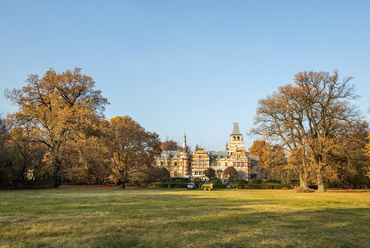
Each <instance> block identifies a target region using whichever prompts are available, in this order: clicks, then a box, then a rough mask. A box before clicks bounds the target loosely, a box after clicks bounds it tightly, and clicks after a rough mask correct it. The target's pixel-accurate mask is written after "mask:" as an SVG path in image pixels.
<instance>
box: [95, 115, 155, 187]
mask: <svg viewBox="0 0 370 248" xmlns="http://www.w3.org/2000/svg"><path fill="white" fill-rule="evenodd" d="M102 132H103V140H104V144H105V147H106V159H107V162H106V164H107V166H108V168H109V169H110V170H111V172H112V173H113V174H114V176H115V178H116V179H118V181H119V182H120V183H122V188H125V184H126V182H127V181H128V178H129V175H130V174H132V173H134V172H138V171H141V170H143V168H144V166H149V165H151V164H152V162H153V159H154V157H155V156H157V155H159V154H160V152H161V148H160V145H161V142H160V140H159V137H158V135H157V134H156V133H151V132H147V131H145V129H144V128H143V127H142V126H140V124H139V123H137V122H136V121H134V120H133V119H132V118H131V117H129V116H123V117H121V116H117V117H114V118H112V119H110V120H109V121H104V122H103V123H102Z"/></svg>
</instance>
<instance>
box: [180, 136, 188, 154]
mask: <svg viewBox="0 0 370 248" xmlns="http://www.w3.org/2000/svg"><path fill="white" fill-rule="evenodd" d="M186 146H187V145H186V135H185V133H184V136H183V137H182V146H181V148H182V150H183V151H185V150H186Z"/></svg>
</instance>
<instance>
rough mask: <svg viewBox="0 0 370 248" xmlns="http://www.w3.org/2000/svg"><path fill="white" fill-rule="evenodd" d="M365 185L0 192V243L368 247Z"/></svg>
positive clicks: (369, 198)
mask: <svg viewBox="0 0 370 248" xmlns="http://www.w3.org/2000/svg"><path fill="white" fill-rule="evenodd" d="M369 244H370V192H362V191H357V192H344V191H330V192H328V193H310V194H294V193H292V191H288V190H214V191H200V190H186V189H170V190H168V189H162V190H120V189H116V188H112V189H109V190H78V189H75V190H63V187H62V189H58V190H35V191H30V190H22V191H0V247H369Z"/></svg>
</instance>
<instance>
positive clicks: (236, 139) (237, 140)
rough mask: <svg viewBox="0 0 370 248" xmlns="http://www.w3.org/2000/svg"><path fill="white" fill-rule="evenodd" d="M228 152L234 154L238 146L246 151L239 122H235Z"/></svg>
mask: <svg viewBox="0 0 370 248" xmlns="http://www.w3.org/2000/svg"><path fill="white" fill-rule="evenodd" d="M228 148H229V149H228V152H229V154H232V153H233V152H234V151H235V150H236V148H239V149H242V150H243V151H245V147H244V142H243V137H242V134H241V133H240V131H239V123H236V122H235V123H234V127H233V132H232V134H230V142H229V144H228Z"/></svg>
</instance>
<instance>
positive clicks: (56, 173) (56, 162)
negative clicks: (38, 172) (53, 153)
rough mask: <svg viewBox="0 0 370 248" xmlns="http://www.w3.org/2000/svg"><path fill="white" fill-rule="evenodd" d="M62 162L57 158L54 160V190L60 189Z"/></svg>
mask: <svg viewBox="0 0 370 248" xmlns="http://www.w3.org/2000/svg"><path fill="white" fill-rule="evenodd" d="M60 164H61V162H60V160H59V159H58V158H57V157H55V158H54V160H53V173H52V176H51V186H52V187H53V188H58V187H59V185H60V180H59V171H60Z"/></svg>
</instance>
